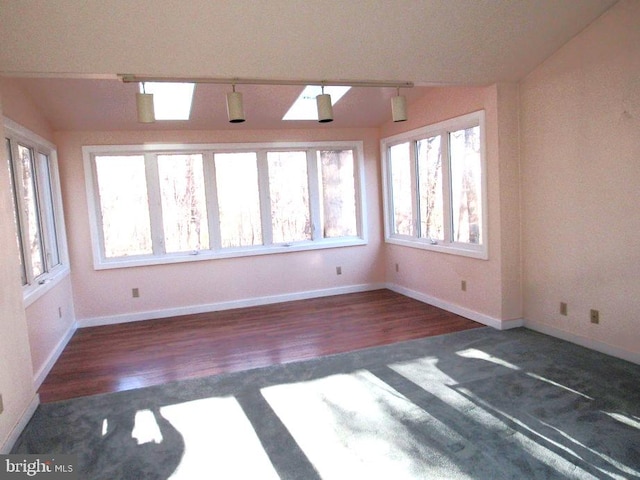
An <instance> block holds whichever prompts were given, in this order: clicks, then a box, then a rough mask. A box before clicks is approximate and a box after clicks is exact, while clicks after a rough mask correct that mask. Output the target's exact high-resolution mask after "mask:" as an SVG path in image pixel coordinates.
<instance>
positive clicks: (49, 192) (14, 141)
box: [4, 119, 68, 304]
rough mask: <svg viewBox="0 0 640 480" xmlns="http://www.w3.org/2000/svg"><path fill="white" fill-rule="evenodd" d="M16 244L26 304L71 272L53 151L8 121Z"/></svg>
mask: <svg viewBox="0 0 640 480" xmlns="http://www.w3.org/2000/svg"><path fill="white" fill-rule="evenodd" d="M4 127H5V149H6V155H7V159H8V161H9V171H10V173H11V176H10V177H11V184H10V188H11V194H12V195H11V196H12V200H13V207H14V222H15V226H16V243H17V246H18V255H19V261H20V274H21V278H22V285H23V287H24V296H25V302H26V304H29V303H30V302H31V301H33V300H35V298H37V297H38V296H39V295H40V294H41V293H44V291H45V290H47V287H48V286H50V285H52V284H53V283H54V282H53V280H57V279H58V278H60V277H61V276H62V275H64V274H67V273H68V266H67V265H66V263H67V262H66V257H67V256H66V242H65V238H64V223H63V215H62V203H61V200H60V189H59V184H58V173H57V172H58V171H57V163H56V151H55V147H54V146H53V145H51V144H50V143H49V142H47V141H46V140H44V139H42V138H40V137H39V136H38V135H36V134H35V133H33V132H31V131H29V130H27V129H25V128H23V127H21V126H20V125H18V124H16V123H14V122H12V121H11V120H8V119H4Z"/></svg>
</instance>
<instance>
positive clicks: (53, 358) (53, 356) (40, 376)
mask: <svg viewBox="0 0 640 480" xmlns="http://www.w3.org/2000/svg"><path fill="white" fill-rule="evenodd" d="M77 328H78V322H76V321H74V322H73V323H72V324H71V325H70V326H69V329H68V330H67V332H66V333H65V334H64V336H63V337H62V338H61V339H60V341H59V342H58V344H57V345H56V346H55V348H54V349H53V351H52V352H51V353H50V354H49V357H48V358H47V360H46V361H45V362H44V364H43V365H42V367H40V370H38V372H37V373H36V374H35V376H34V377H33V386H34V388H35V389H36V390H38V389H39V388H40V385H42V382H44V379H45V378H47V375H49V372H50V371H51V369H52V368H53V366H54V365H55V363H56V362H57V361H58V358H60V355H61V354H62V352H63V351H64V349H65V347H66V346H67V344H68V343H69V340H71V337H73V334H74V333H75V332H76V330H77Z"/></svg>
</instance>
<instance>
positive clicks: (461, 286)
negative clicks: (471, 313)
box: [460, 280, 467, 292]
mask: <svg viewBox="0 0 640 480" xmlns="http://www.w3.org/2000/svg"><path fill="white" fill-rule="evenodd" d="M460 290H462V291H463V292H466V291H467V281H466V280H462V281H461V282H460Z"/></svg>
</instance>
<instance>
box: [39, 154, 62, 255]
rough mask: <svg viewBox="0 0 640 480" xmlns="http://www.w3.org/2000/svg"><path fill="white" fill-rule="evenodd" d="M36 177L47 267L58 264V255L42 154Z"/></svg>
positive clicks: (47, 171) (46, 162) (48, 173)
mask: <svg viewBox="0 0 640 480" xmlns="http://www.w3.org/2000/svg"><path fill="white" fill-rule="evenodd" d="M38 176H39V179H40V181H39V182H38V185H39V186H40V193H41V198H42V206H41V213H42V222H43V224H44V227H45V234H46V238H47V241H46V242H45V245H46V248H47V263H48V266H49V267H55V266H56V265H59V264H60V254H59V251H58V237H57V232H56V217H55V211H54V208H53V193H52V190H51V171H50V169H49V157H48V156H47V155H44V154H42V153H39V154H38Z"/></svg>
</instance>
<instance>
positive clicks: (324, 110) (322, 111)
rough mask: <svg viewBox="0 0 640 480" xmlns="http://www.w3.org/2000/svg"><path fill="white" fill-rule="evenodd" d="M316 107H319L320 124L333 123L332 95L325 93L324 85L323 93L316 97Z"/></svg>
mask: <svg viewBox="0 0 640 480" xmlns="http://www.w3.org/2000/svg"><path fill="white" fill-rule="evenodd" d="M316 105H317V107H318V122H320V123H327V122H333V107H332V106H331V95H329V94H328V93H324V85H322V93H321V94H320V95H318V96H317V97H316Z"/></svg>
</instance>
